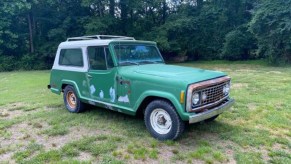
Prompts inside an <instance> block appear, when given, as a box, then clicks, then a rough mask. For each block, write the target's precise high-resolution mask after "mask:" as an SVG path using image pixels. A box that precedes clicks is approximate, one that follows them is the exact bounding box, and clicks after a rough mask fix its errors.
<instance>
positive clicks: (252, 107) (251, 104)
mask: <svg viewBox="0 0 291 164" xmlns="http://www.w3.org/2000/svg"><path fill="white" fill-rule="evenodd" d="M247 107H248V109H249V110H251V111H253V110H255V109H256V108H257V105H256V104H254V103H249V104H248V105H247Z"/></svg>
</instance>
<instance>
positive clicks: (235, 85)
mask: <svg viewBox="0 0 291 164" xmlns="http://www.w3.org/2000/svg"><path fill="white" fill-rule="evenodd" d="M247 87H248V84H247V83H234V84H232V85H231V88H232V89H242V88H247Z"/></svg>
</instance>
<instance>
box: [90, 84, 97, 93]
mask: <svg viewBox="0 0 291 164" xmlns="http://www.w3.org/2000/svg"><path fill="white" fill-rule="evenodd" d="M95 91H96V89H95V87H94V85H91V86H90V93H91V95H93V94H94V93H95Z"/></svg>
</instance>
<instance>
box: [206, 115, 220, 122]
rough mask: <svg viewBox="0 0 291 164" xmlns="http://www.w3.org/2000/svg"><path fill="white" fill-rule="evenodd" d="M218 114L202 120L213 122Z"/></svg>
mask: <svg viewBox="0 0 291 164" xmlns="http://www.w3.org/2000/svg"><path fill="white" fill-rule="evenodd" d="M218 116H219V114H218V115H216V116H213V117H211V118H208V119H206V120H204V122H213V121H214V120H215V119H216V118H217V117H218Z"/></svg>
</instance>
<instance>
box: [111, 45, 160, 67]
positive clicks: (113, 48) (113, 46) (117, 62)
mask: <svg viewBox="0 0 291 164" xmlns="http://www.w3.org/2000/svg"><path fill="white" fill-rule="evenodd" d="M123 45H128V46H130V45H132V46H138V45H142V46H148V47H149V46H150V47H154V48H155V49H156V51H157V54H158V56H159V57H160V59H161V61H158V62H153V63H142V62H141V63H139V62H138V63H134V61H132V63H134V64H126V65H123V64H120V63H119V59H118V57H117V54H116V50H115V47H116V46H123ZM112 50H113V52H114V57H115V59H116V64H117V66H133V65H145V64H165V60H164V58H163V56H162V55H161V52H160V50H159V49H158V47H157V45H156V44H149V43H140V42H139V43H133V42H130V43H128V42H115V43H114V44H113V45H112ZM145 61H146V60H145Z"/></svg>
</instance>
